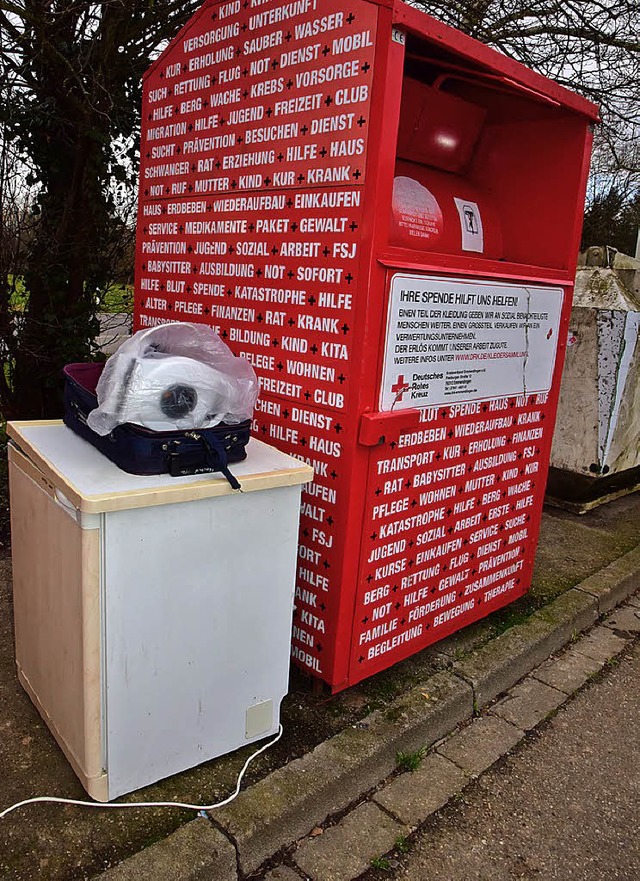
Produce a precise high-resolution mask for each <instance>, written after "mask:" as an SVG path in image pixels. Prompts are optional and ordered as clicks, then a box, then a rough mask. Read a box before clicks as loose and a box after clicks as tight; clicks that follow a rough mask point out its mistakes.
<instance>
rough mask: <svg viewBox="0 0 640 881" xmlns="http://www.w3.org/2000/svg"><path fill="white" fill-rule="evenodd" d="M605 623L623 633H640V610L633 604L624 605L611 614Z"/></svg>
mask: <svg viewBox="0 0 640 881" xmlns="http://www.w3.org/2000/svg"><path fill="white" fill-rule="evenodd" d="M604 625H605V627H610V628H611V629H612V630H619V631H621V632H622V633H640V610H638V609H635V608H634V607H633V606H622V607H621V608H620V609H617V610H616V611H615V612H614V613H613V615H609V617H608V618H607V619H606V621H605V622H604Z"/></svg>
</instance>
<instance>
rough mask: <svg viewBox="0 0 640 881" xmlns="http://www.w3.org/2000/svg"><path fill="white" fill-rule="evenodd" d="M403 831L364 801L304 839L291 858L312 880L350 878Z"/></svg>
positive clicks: (342, 880) (381, 852)
mask: <svg viewBox="0 0 640 881" xmlns="http://www.w3.org/2000/svg"><path fill="white" fill-rule="evenodd" d="M405 832H406V829H405V827H403V826H402V825H401V824H400V823H396V821H395V820H392V819H391V817H390V816H389V815H388V814H385V813H384V811H381V810H380V808H379V807H378V806H377V805H375V804H373V803H372V802H365V803H364V804H361V805H360V806H359V807H357V808H356V809H355V810H354V811H351V813H349V814H347V816H346V817H345V818H344V819H343V820H342V821H341V822H340V823H338V825H337V826H332V827H331V828H329V829H327V830H326V831H325V833H324V835H319V836H318V837H317V838H307V839H305V841H304V842H303V843H302V844H301V845H300V847H299V848H298V850H297V851H296V853H295V854H294V855H293V858H294V860H295V862H296V864H297V865H298V866H300V868H301V869H302V871H303V872H306V873H307V874H308V875H310V876H311V877H312V878H313V879H314V881H351V879H352V878H357V876H358V875H361V874H362V872H364V871H365V870H366V869H368V868H370V866H371V860H373V859H375V858H376V857H379V856H381V855H382V854H384V853H386V852H387V851H389V850H391V848H392V847H393V846H394V844H395V842H396V841H397V839H398V838H399V836H401V835H402V834H404V833H405Z"/></svg>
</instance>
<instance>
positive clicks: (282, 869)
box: [264, 866, 301, 881]
mask: <svg viewBox="0 0 640 881" xmlns="http://www.w3.org/2000/svg"><path fill="white" fill-rule="evenodd" d="M264 881H301V878H300V875H298V873H297V872H294V871H293V869H290V868H289V866H278V868H277V869H273V871H271V872H269V874H268V875H266V876H265V879H264Z"/></svg>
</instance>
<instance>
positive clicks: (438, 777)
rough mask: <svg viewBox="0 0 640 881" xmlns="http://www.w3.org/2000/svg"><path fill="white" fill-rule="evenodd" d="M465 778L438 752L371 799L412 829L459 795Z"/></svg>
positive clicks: (465, 780) (397, 778)
mask: <svg viewBox="0 0 640 881" xmlns="http://www.w3.org/2000/svg"><path fill="white" fill-rule="evenodd" d="M468 779H469V778H468V777H467V775H466V774H465V773H464V771H461V770H460V768H459V767H458V766H457V765H454V764H453V762H450V761H449V759H445V757H444V756H441V755H438V753H431V755H428V756H427V757H426V758H425V759H424V760H423V762H422V764H421V765H420V767H419V768H418V769H417V770H415V771H413V772H407V773H406V774H401V775H400V776H399V777H396V779H395V780H393V781H392V782H391V783H389V784H388V785H387V786H385V787H384V789H381V790H380V791H379V792H377V793H376V794H375V796H374V800H375V801H377V802H378V804H381V805H382V806H383V807H385V808H386V809H387V810H388V811H391V813H392V814H394V815H395V816H396V817H398V819H400V820H402V822H403V823H407V824H408V825H409V826H411V827H413V828H415V827H416V826H419V825H420V824H421V823H423V822H424V821H425V820H426V819H427V817H428V816H429V815H430V814H433V813H434V812H435V811H437V810H439V809H440V808H441V807H443V805H446V803H447V802H448V801H449V799H450V798H451V796H453V795H456V794H457V793H458V792H460V791H461V790H462V789H463V788H464V786H465V785H466V783H467V782H468Z"/></svg>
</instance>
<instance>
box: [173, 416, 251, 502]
mask: <svg viewBox="0 0 640 881" xmlns="http://www.w3.org/2000/svg"><path fill="white" fill-rule="evenodd" d="M184 436H185V437H186V438H190V439H191V440H195V441H198V442H199V443H200V444H201V447H200V451H199V452H200V455H199V456H198V458H197V459H195V460H194V451H193V449H191V450H180V449H179V447H180V446H181V443H180V441H173V442H172V443H171V444H170V447H172V451H171V453H170V454H169V474H171V476H172V477H184V476H185V475H187V474H199V473H210V472H211V471H220V472H221V473H222V474H224V476H225V477H226V478H227V481H228V482H229V484H230V486H231V488H232V489H235V490H239V491H240V492H242V486H241V484H240V482H239V481H238V480H237V478H236V477H234V475H233V474H232V473H231V471H229V466H228V459H227V452H226V450H225V448H224V447H223V445H222V444H221V443H220V442H219V441H218V440H216V439H215V438H211V440H207V438H206V437H204V435H202V434H199V433H198V432H196V431H188V432H185V435H184Z"/></svg>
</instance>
